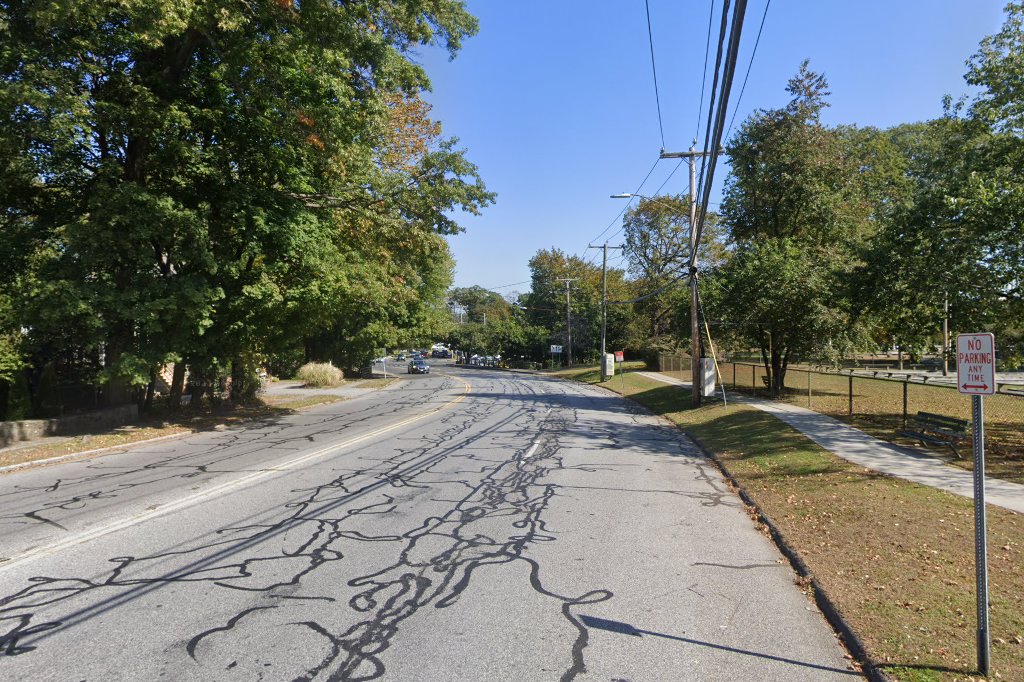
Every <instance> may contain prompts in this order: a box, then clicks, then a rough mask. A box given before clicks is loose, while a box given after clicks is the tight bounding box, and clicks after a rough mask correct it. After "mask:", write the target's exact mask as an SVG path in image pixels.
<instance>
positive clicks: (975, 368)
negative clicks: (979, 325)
mask: <svg viewBox="0 0 1024 682" xmlns="http://www.w3.org/2000/svg"><path fill="white" fill-rule="evenodd" d="M956 387H957V390H958V391H960V392H961V393H966V394H968V395H993V394H994V393H995V392H996V337H995V336H993V335H992V334H958V335H957V337H956Z"/></svg>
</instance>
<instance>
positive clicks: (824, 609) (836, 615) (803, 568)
mask: <svg viewBox="0 0 1024 682" xmlns="http://www.w3.org/2000/svg"><path fill="white" fill-rule="evenodd" d="M634 402H635V401H634ZM637 404H639V403H637ZM672 425H673V426H674V427H675V428H677V429H679V430H680V431H682V432H683V433H684V434H685V435H686V437H687V438H689V439H690V440H691V441H692V442H693V444H694V445H696V446H697V448H698V449H699V450H700V451H701V452H702V453H703V454H704V456H705V457H707V458H708V459H709V460H710V461H711V462H713V463H714V465H715V466H716V467H717V468H718V470H719V471H720V472H721V473H722V476H724V477H725V479H726V480H727V481H729V483H730V484H731V485H732V486H733V487H734V488H735V489H736V491H737V492H738V493H739V496H740V499H741V500H743V503H744V504H746V505H747V506H748V507H751V508H752V509H754V511H756V512H757V520H758V521H760V522H761V523H763V524H764V525H765V527H766V528H767V529H768V531H769V533H770V534H771V539H772V542H773V543H774V544H775V546H776V547H778V548H779V551H780V552H782V555H783V556H785V557H786V559H788V560H789V565H790V566H791V567H792V568H793V570H794V571H796V573H797V575H799V576H800V577H801V578H806V579H807V580H809V581H810V585H811V589H812V590H813V592H814V603H815V604H817V606H818V609H819V610H820V611H821V613H822V615H823V616H825V620H827V621H828V624H829V625H831V626H832V629H833V630H835V632H836V633H837V634H838V635H839V637H840V638H841V639H842V640H843V643H844V644H845V645H846V648H847V649H848V650H849V652H850V654H851V655H852V656H853V657H854V658H855V659H856V661H857V663H859V664H860V665H861V667H862V668H863V670H862V672H863V673H864V676H865V677H867V678H868V679H869V680H871V682H892V678H890V677H889V676H888V675H886V674H885V672H884V671H882V670H880V669H879V668H877V667H876V666H875V664H874V663H872V662H871V659H870V658H869V657H868V654H867V649H866V648H865V646H864V643H863V642H862V641H861V639H860V637H858V636H857V633H856V632H855V631H854V629H853V628H852V627H851V626H850V624H849V623H847V622H846V620H845V619H844V618H843V616H842V614H841V613H840V612H839V609H838V608H837V607H836V605H835V604H834V603H833V602H832V599H831V598H829V596H828V593H827V592H826V591H825V588H824V587H822V586H821V583H819V582H818V579H817V578H815V577H814V574H813V573H811V570H810V569H809V568H808V567H807V564H805V563H804V560H803V559H801V558H800V555H799V554H797V552H796V550H794V549H793V548H792V547H791V546H790V545H789V543H788V542H787V541H786V536H785V535H783V534H782V531H781V530H779V528H778V527H777V526H776V525H775V524H774V523H773V522H772V520H771V519H770V518H768V515H767V514H765V513H764V511H762V510H761V507H760V506H759V505H758V504H757V503H756V502H755V501H754V499H753V498H752V497H751V496H750V494H749V493H747V490H746V488H744V487H743V486H742V485H741V484H740V482H739V481H738V480H736V477H735V476H733V475H732V472H731V471H729V469H728V467H726V465H725V463H724V462H722V461H721V460H720V459H719V458H718V456H717V455H715V453H714V452H713V451H712V450H711V449H710V448H708V447H707V446H706V445H704V443H702V442H701V441H700V439H699V438H697V437H696V436H694V435H693V434H692V433H690V432H689V431H686V430H685V429H681V428H679V426H677V425H675V424H672Z"/></svg>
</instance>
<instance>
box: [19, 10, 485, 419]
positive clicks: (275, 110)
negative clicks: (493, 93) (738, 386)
mask: <svg viewBox="0 0 1024 682" xmlns="http://www.w3.org/2000/svg"><path fill="white" fill-rule="evenodd" d="M475 31H476V21H475V19H473V17H472V16H470V15H469V14H468V13H467V12H466V10H465V8H464V6H463V3H462V2H458V1H456V0H438V1H436V2H431V3H420V2H416V1H414V0H400V1H398V2H392V3H384V4H379V3H378V4H364V3H360V4H351V3H337V2H329V1H315V0H314V1H313V2H302V3H293V2H290V1H288V0H284V1H282V2H273V3H263V4H257V5H251V4H245V5H238V4H226V3H223V2H219V1H211V2H201V3H196V4H189V5H188V6H177V5H170V4H167V3H163V2H156V1H155V0H143V1H142V2H140V3H134V4H124V3H120V4H118V3H114V4H110V3H98V4H97V3H88V2H82V1H80V0H68V1H67V2H59V3H56V4H49V5H47V4H43V3H35V2H30V3H15V4H10V3H8V4H5V5H2V6H0V73H2V74H3V78H2V79H0V113H2V114H3V116H4V120H5V126H4V127H3V129H2V131H0V174H2V177H0V180H2V181H0V186H2V187H3V188H4V189H3V190H2V192H3V194H2V196H3V200H4V202H5V212H4V216H5V217H4V219H3V220H4V222H3V223H2V224H0V227H2V228H3V230H4V237H5V239H4V240H0V241H6V238H7V237H8V235H15V236H16V237H17V242H18V243H19V244H21V245H22V246H23V247H24V249H25V251H26V253H27V254H28V256H27V257H25V258H22V259H20V264H19V267H20V268H21V269H20V270H19V277H20V278H21V280H22V282H23V283H24V285H25V286H24V287H23V288H22V289H21V290H20V291H21V292H23V293H20V295H19V300H18V301H16V302H15V305H14V308H15V310H16V313H17V317H18V320H17V321H18V323H19V324H21V325H22V326H25V327H27V328H28V329H29V330H30V336H31V339H30V343H31V345H33V346H34V347H35V348H37V349H45V348H50V349H51V350H50V352H51V353H52V352H54V347H55V346H61V344H66V343H67V342H68V341H67V339H63V338H62V333H64V332H63V331H62V330H67V329H68V328H70V327H73V329H74V333H73V337H74V339H73V341H71V342H70V343H71V344H72V345H73V346H74V347H76V348H81V349H84V350H85V351H86V353H87V354H89V353H91V354H93V355H96V356H97V357H99V356H100V351H102V357H103V358H104V363H103V370H104V374H105V376H106V377H107V380H108V381H109V385H108V389H107V393H108V396H109V397H110V398H111V399H113V400H115V401H116V400H118V399H119V398H122V397H123V396H124V394H125V389H126V388H127V387H128V386H130V385H136V386H141V385H145V384H146V383H151V381H152V377H153V369H154V368H155V367H156V366H157V365H159V364H161V363H163V362H165V361H167V360H168V359H184V360H186V361H188V362H190V363H195V364H196V365H197V367H198V366H213V365H217V364H228V363H230V364H233V365H234V366H235V368H236V370H238V371H236V372H235V377H234V378H235V383H236V388H244V387H243V386H241V384H244V383H245V379H246V375H247V374H251V371H242V370H251V369H252V368H253V366H254V359H255V358H257V357H259V356H260V355H261V354H264V353H267V352H272V351H276V350H281V349H284V348H286V347H292V346H294V345H295V344H296V343H302V341H303V339H310V338H312V337H316V336H318V335H323V334H326V333H330V332H331V331H341V332H343V333H342V339H343V342H344V343H346V344H351V345H346V346H345V348H347V349H352V348H355V349H360V350H359V351H358V352H362V349H365V347H367V346H369V345H371V344H374V343H377V342H379V341H381V340H383V339H386V338H388V337H389V335H390V336H393V335H394V334H395V331H394V326H395V325H402V324H414V325H415V324H426V323H427V321H428V320H429V319H433V318H432V315H433V313H431V312H430V311H432V310H436V308H437V302H438V300H439V299H440V298H441V297H443V292H444V291H445V290H446V289H447V287H448V286H449V284H450V258H449V256H448V253H447V249H446V248H443V247H442V246H441V244H440V243H439V241H443V240H440V237H439V235H448V234H454V233H456V232H457V231H458V230H459V227H458V225H457V224H456V223H455V222H454V221H453V220H452V219H451V218H450V217H449V213H450V211H451V209H453V208H462V209H464V210H467V211H469V212H476V211H477V210H479V208H480V207H482V206H484V205H486V204H487V203H489V202H490V201H491V199H492V196H491V195H490V194H489V193H488V192H487V191H486V190H485V188H484V187H483V184H482V182H481V181H480V179H479V176H478V175H477V172H476V169H475V167H474V166H472V164H470V163H468V162H467V161H466V160H465V158H464V156H463V152H462V151H460V150H458V149H457V147H456V145H457V142H456V141H455V140H444V139H442V138H440V129H439V127H438V126H437V125H436V123H434V122H432V121H430V120H429V117H428V116H427V111H428V108H426V107H425V105H424V104H423V103H422V101H421V100H420V99H419V93H420V92H421V91H423V90H424V89H426V88H427V87H428V86H429V82H428V80H427V77H426V74H425V72H424V71H423V69H422V68H421V67H420V66H419V65H418V64H417V63H416V60H415V57H414V51H415V49H416V48H417V46H420V45H430V44H439V45H442V46H444V47H446V48H447V49H448V50H449V52H450V53H451V54H452V55H454V53H455V52H456V51H457V50H458V48H459V47H460V45H461V41H462V40H463V39H464V38H465V37H467V36H469V35H471V34H473V33H474V32H475ZM424 245H426V248H423V247H424ZM424 252H426V254H425V253H424ZM382 259H383V260H386V262H385V263H382ZM446 278H447V279H446ZM376 306H382V307H384V308H387V309H388V310H387V311H385V312H381V311H379V310H378V311H377V312H376V313H374V314H368V315H366V316H365V317H364V318H362V322H363V323H364V326H362V327H360V328H358V329H353V328H344V329H340V330H339V329H338V326H339V325H341V326H342V327H344V325H346V324H349V321H348V320H344V319H342V318H341V317H340V311H358V312H359V313H365V311H367V310H371V309H373V308H374V307H376ZM392 307H396V308H398V309H399V310H398V311H397V312H395V311H393V310H392ZM434 317H436V315H434ZM62 320H63V321H64V323H63V327H61V326H60V323H61V321H62ZM371 337H372V339H371ZM352 352H353V353H356V352H357V351H352ZM237 392H238V393H239V394H240V395H244V394H245V393H247V391H245V390H239V391H237Z"/></svg>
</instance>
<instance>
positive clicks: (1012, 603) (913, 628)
mask: <svg viewBox="0 0 1024 682" xmlns="http://www.w3.org/2000/svg"><path fill="white" fill-rule="evenodd" d="M559 376H563V377H565V378H569V379H574V380H577V381H584V382H588V383H592V384H597V385H600V386H604V387H605V388H608V389H611V390H613V391H615V392H618V393H622V394H624V395H625V396H627V397H629V398H631V399H632V400H635V401H636V402H638V403H640V404H642V405H644V406H645V407H647V408H648V409H650V410H651V411H652V412H654V413H656V414H659V415H662V416H664V417H666V418H667V419H669V420H670V421H672V422H673V423H675V424H676V425H678V426H679V427H680V428H682V429H684V430H685V431H687V432H688V433H690V434H691V435H693V436H694V437H695V438H696V439H697V440H698V441H699V442H700V443H701V444H702V445H703V446H704V447H705V448H707V449H708V450H710V451H711V452H712V454H713V455H714V456H715V457H716V458H717V459H718V461H719V463H720V464H721V465H722V467H723V468H724V469H725V470H726V471H727V472H728V473H729V475H730V476H731V477H732V478H733V479H734V480H735V481H736V482H737V483H738V485H739V486H740V487H741V488H742V489H743V490H744V491H745V493H746V494H747V496H748V497H749V498H750V499H751V500H752V501H753V502H754V504H755V505H756V506H757V507H758V510H759V511H760V513H761V514H763V515H764V516H765V517H766V518H767V519H769V520H770V522H771V524H772V525H774V526H775V528H776V529H777V530H778V532H779V533H780V534H781V536H782V541H783V542H784V543H785V545H786V546H787V547H788V548H789V550H790V551H792V552H793V553H794V554H795V555H796V556H797V557H798V558H799V559H800V561H802V562H803V564H804V565H805V566H806V567H807V569H808V570H809V571H810V573H811V575H812V576H813V578H814V581H815V582H816V583H817V585H819V586H820V588H821V589H822V590H823V592H824V593H825V595H827V598H828V601H830V602H831V604H832V605H834V606H835V608H836V610H837V611H838V613H839V614H840V616H841V618H842V619H843V621H844V622H845V623H846V624H847V626H848V627H850V628H851V629H852V630H853V632H854V633H856V635H857V637H858V639H859V640H860V642H861V643H862V644H863V646H864V648H865V650H866V654H867V657H868V661H867V663H869V665H872V666H874V667H875V668H876V669H877V670H880V671H882V672H884V673H885V674H886V675H888V676H889V677H891V678H892V679H896V680H905V681H908V682H932V681H935V682H940V681H941V682H952V681H954V680H978V679H983V678H981V677H980V676H978V675H977V674H976V673H975V672H974V671H975V670H976V660H975V653H976V648H975V646H976V644H975V636H976V635H975V629H976V621H975V611H976V607H975V603H976V602H975V573H974V508H973V502H972V501H971V500H969V499H966V498H963V497H959V496H956V495H953V494H951V493H947V492H944V491H940V490H936V489H934V488H930V487H927V486H923V485H919V484H916V483H912V482H909V481H903V480H901V479H896V478H892V477H889V476H885V475H883V474H879V473H877V472H874V471H871V470H868V469H864V468H863V467H859V466H856V465H854V464H851V463H849V462H847V461H845V460H843V459H840V458H838V457H836V456H835V455H833V454H831V453H830V452H828V451H827V450H825V449H823V448H821V447H819V446H818V445H816V444H815V443H813V442H812V441H810V440H809V439H808V438H806V437H805V436H804V435H803V434H801V433H800V432H799V431H796V430H795V429H793V428H791V427H790V426H788V425H786V424H785V423H783V422H781V421H779V420H778V419H776V418H775V417H773V416H771V415H769V414H766V413H764V412H761V411H759V410H756V409H754V408H752V407H750V406H747V405H738V404H730V405H729V406H728V407H724V406H722V405H721V403H714V404H711V405H706V406H702V407H700V408H698V409H691V406H690V395H689V391H688V390H686V389H683V388H680V387H678V386H672V385H667V384H664V383H661V382H658V381H656V380H653V379H649V378H647V377H643V376H640V375H638V374H630V373H626V375H625V377H624V378H623V379H620V377H618V376H616V377H615V378H614V379H612V380H610V381H608V382H605V383H600V376H599V372H598V370H597V368H582V369H577V370H571V371H566V372H561V373H559ZM937 466H938V465H937ZM988 524H989V534H988V547H989V591H990V600H991V616H990V618H991V621H990V626H991V638H992V677H991V679H1003V680H1024V516H1022V515H1020V514H1016V513H1014V512H1011V511H1008V510H1005V509H1002V508H999V507H993V506H991V505H990V506H989V508H988ZM804 586H805V587H807V588H808V589H811V588H810V582H809V581H808V582H807V583H805V584H804Z"/></svg>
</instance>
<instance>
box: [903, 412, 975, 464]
mask: <svg viewBox="0 0 1024 682" xmlns="http://www.w3.org/2000/svg"><path fill="white" fill-rule="evenodd" d="M968 424H969V422H968V421H967V420H966V419H957V418H956V417H947V416H945V415H942V414H933V413H931V412H918V413H917V416H916V417H914V429H913V430H907V431H903V432H902V434H903V435H905V436H910V437H911V438H914V439H916V440H918V441H919V442H920V443H921V445H924V444H925V443H932V444H935V445H945V446H947V447H949V448H950V449H951V450H952V451H953V454H955V455H956V456H957V458H960V451H959V450H957V449H956V446H957V443H959V442H960V441H962V440H963V439H965V438H967V427H968Z"/></svg>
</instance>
